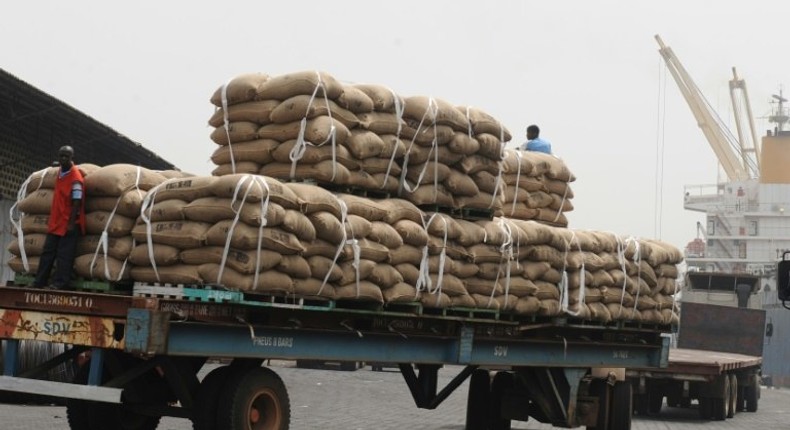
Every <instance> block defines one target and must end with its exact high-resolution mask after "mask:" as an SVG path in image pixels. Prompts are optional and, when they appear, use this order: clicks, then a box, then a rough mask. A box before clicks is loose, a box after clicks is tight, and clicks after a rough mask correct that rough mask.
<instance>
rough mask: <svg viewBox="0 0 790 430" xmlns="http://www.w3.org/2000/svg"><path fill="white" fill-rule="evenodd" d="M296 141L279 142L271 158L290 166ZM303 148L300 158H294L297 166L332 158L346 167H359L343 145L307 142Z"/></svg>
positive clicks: (353, 168) (329, 160)
mask: <svg viewBox="0 0 790 430" xmlns="http://www.w3.org/2000/svg"><path fill="white" fill-rule="evenodd" d="M296 143H297V142H296V140H295V139H292V140H289V141H287V142H283V143H281V144H280V145H279V146H278V147H277V148H276V149H274V151H272V158H273V159H274V161H275V162H277V163H280V164H287V165H289V166H292V165H293V161H294V160H292V159H291V157H293V156H294V148H295V147H296ZM303 149H304V152H303V153H302V154H301V158H299V159H298V160H296V165H297V166H305V165H307V166H309V165H312V164H318V163H320V162H323V161H327V162H330V163H331V162H332V161H333V160H334V161H336V162H337V163H339V164H342V165H343V166H344V167H345V168H347V169H351V170H355V169H358V168H359V163H358V162H357V161H356V160H354V158H353V157H352V155H351V153H350V152H349V150H348V148H346V147H345V146H344V145H335V146H334V147H333V146H332V145H321V146H315V145H311V144H307V145H305V146H304V147H303Z"/></svg>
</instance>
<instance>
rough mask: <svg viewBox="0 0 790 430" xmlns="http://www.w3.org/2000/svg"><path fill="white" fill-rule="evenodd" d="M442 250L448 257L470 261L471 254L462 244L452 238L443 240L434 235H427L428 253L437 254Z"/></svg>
mask: <svg viewBox="0 0 790 430" xmlns="http://www.w3.org/2000/svg"><path fill="white" fill-rule="evenodd" d="M442 251H444V252H445V253H446V254H447V256H448V257H450V258H452V259H455V260H463V261H472V259H473V255H472V254H470V252H469V250H468V249H467V248H465V247H463V246H459V245H458V244H457V243H455V242H454V241H452V240H448V241H445V240H443V239H440V238H438V237H436V236H428V253H429V254H430V255H439V254H440V253H441V252H442Z"/></svg>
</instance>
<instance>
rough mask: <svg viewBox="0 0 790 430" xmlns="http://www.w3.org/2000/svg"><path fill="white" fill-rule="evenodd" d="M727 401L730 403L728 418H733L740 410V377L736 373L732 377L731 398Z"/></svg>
mask: <svg viewBox="0 0 790 430" xmlns="http://www.w3.org/2000/svg"><path fill="white" fill-rule="evenodd" d="M727 400H728V401H729V405H728V408H727V409H728V410H727V418H732V417H734V416H735V410H736V409H737V408H738V377H737V376H735V374H734V373H733V374H731V375H730V397H729V399H727Z"/></svg>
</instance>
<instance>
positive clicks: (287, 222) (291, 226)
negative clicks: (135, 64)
mask: <svg viewBox="0 0 790 430" xmlns="http://www.w3.org/2000/svg"><path fill="white" fill-rule="evenodd" d="M281 228H282V229H283V230H285V231H287V232H289V233H293V234H294V235H295V236H296V237H297V238H299V240H301V241H303V242H306V243H309V242H312V241H314V240H315V238H316V231H315V227H313V223H312V222H310V219H309V218H307V217H306V216H305V215H304V214H303V213H301V212H299V211H295V210H287V211H285V218H284V219H283V223H282V226H281Z"/></svg>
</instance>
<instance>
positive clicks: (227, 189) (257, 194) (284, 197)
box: [210, 175, 299, 209]
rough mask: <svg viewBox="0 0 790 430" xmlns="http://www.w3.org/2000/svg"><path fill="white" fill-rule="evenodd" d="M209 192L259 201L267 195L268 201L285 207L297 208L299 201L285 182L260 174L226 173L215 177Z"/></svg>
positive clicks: (249, 200) (248, 200)
mask: <svg viewBox="0 0 790 430" xmlns="http://www.w3.org/2000/svg"><path fill="white" fill-rule="evenodd" d="M210 192H211V194H213V195H214V196H216V197H225V198H234V197H235V198H237V199H239V200H244V201H246V202H260V201H261V200H263V199H264V198H265V197H266V196H267V195H268V196H269V201H271V202H274V203H277V204H278V205H280V206H282V207H283V208H285V209H299V201H298V198H297V197H296V194H294V192H293V191H291V189H290V188H288V187H286V186H285V184H283V183H282V182H280V181H278V180H277V179H274V178H270V177H266V176H260V175H228V176H223V177H221V178H215V180H214V181H213V182H212V183H211V186H210Z"/></svg>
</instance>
